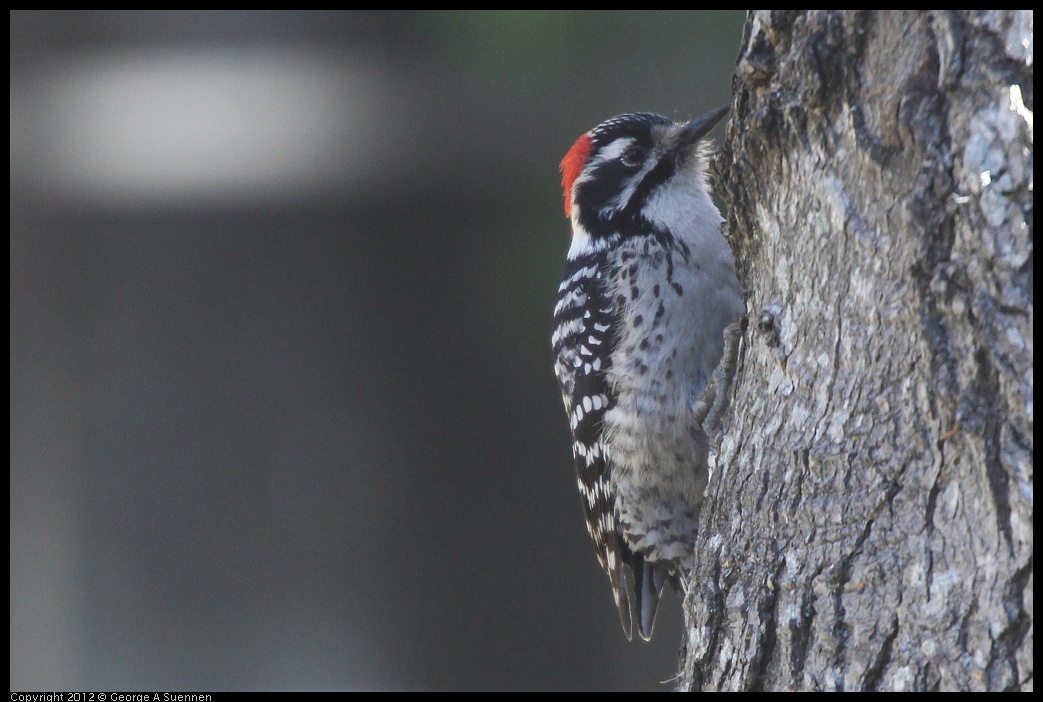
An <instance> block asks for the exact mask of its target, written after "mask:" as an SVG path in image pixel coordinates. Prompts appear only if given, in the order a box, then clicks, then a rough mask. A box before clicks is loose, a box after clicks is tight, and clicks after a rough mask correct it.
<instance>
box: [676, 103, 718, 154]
mask: <svg viewBox="0 0 1043 702" xmlns="http://www.w3.org/2000/svg"><path fill="white" fill-rule="evenodd" d="M730 107H731V106H730V105H724V106H722V107H718V108H717V109H716V110H712V111H710V112H707V113H706V114H705V115H703V116H701V117H696V118H695V119H693V120H692V121H691V122H688V123H687V124H685V125H684V126H683V127H681V130H680V131H679V132H678V133H677V144H678V146H680V147H685V146H691V145H692V144H694V143H695V142H697V141H699V140H700V139H702V138H703V137H704V136H706V135H707V134H708V133H709V132H710V130H711V129H713V128H714V126H716V125H717V123H718V122H720V121H721V118H722V117H724V116H725V115H726V114H728V109H729V108H730Z"/></svg>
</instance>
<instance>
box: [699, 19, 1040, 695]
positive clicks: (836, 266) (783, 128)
mask: <svg viewBox="0 0 1043 702" xmlns="http://www.w3.org/2000/svg"><path fill="white" fill-rule="evenodd" d="M731 120H732V121H731V125H730V126H729V129H728V135H727V139H726V144H725V145H724V148H723V151H722V154H721V156H720V158H719V161H718V164H717V165H718V169H717V170H718V174H717V175H718V178H717V180H718V190H717V192H718V193H719V194H720V195H721V198H722V200H723V201H724V202H726V203H727V207H726V211H727V213H728V223H727V231H726V234H727V236H728V237H729V239H730V241H731V243H732V246H733V248H734V250H735V253H736V258H737V260H738V266H739V275H740V280H741V281H742V282H743V284H744V286H745V287H746V290H747V309H748V311H749V315H750V325H749V329H748V331H747V332H746V334H745V337H744V338H743V340H742V346H741V353H740V357H739V361H738V371H737V375H736V378H735V383H734V385H733V387H732V393H733V397H732V401H731V407H730V410H729V411H728V412H727V414H725V416H724V418H723V434H722V435H720V437H719V438H720V452H719V455H718V457H717V463H716V469H715V471H714V475H713V479H712V481H711V484H710V487H709V488H708V492H707V504H706V507H705V508H704V512H703V525H702V529H701V533H700V536H699V542H698V544H697V552H698V553H699V557H698V561H697V563H696V567H695V570H694V572H693V578H692V583H691V587H690V590H689V592H688V596H687V597H686V602H685V611H686V618H687V625H688V639H687V641H686V642H685V650H684V657H683V661H682V666H683V667H682V671H681V687H682V689H693V690H756V689H786V690H807V689H816V690H863V689H870V690H871V689H887V690H933V689H944V690H1030V689H1032V678H1033V675H1032V674H1033V665H1032V610H1033V608H1032V580H1033V576H1032V492H1033V484H1032V188H1033V186H1032V12H1031V11H1027V12H1026V11H990V12H981V11H976V12H972V11H966V12H932V13H919V12H879V13H877V12H868V11H867V12H827V11H814V12H809V13H794V12H758V13H755V14H751V15H750V17H749V18H748V20H747V25H746V31H745V36H744V45H743V47H742V49H741V55H740V58H739V62H738V68H737V73H736V78H735V99H734V112H733V114H732V118H731Z"/></svg>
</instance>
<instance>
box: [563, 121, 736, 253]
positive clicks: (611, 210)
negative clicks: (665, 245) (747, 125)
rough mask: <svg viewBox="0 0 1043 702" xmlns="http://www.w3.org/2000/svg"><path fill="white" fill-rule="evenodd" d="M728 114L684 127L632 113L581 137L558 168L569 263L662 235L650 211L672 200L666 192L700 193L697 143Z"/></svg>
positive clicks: (602, 124)
mask: <svg viewBox="0 0 1043 702" xmlns="http://www.w3.org/2000/svg"><path fill="white" fill-rule="evenodd" d="M726 112H727V107H724V108H720V109H718V110H715V111H713V112H711V113H708V114H706V115H703V116H702V117H698V118H696V119H694V120H692V121H690V122H686V123H683V124H675V123H674V122H672V121H671V120H669V119H667V118H666V117H663V116H661V115H656V114H651V113H646V112H637V113H630V114H624V115H619V116H618V117H613V118H612V119H609V120H606V121H605V122H603V123H601V124H600V125H598V126H597V127H595V128H594V129H592V130H591V131H589V132H587V133H586V134H584V135H583V136H581V137H580V138H579V139H578V140H577V141H576V143H575V144H574V145H573V147H572V149H571V150H570V151H569V153H568V154H567V155H566V156H565V158H564V159H563V160H562V164H561V168H562V174H563V178H562V185H563V186H564V188H565V211H566V214H567V215H568V216H570V217H571V219H572V235H573V247H572V250H571V251H570V252H569V257H570V258H575V257H576V256H577V255H582V254H584V253H589V252H591V251H595V250H598V249H600V248H603V247H606V246H609V245H610V244H611V242H612V241H613V240H617V239H618V238H619V237H627V236H634V235H638V234H648V233H649V232H650V231H654V230H655V229H657V228H658V227H657V223H656V222H655V221H653V220H654V216H652V215H650V211H651V210H652V209H653V207H654V204H655V201H656V198H661V197H663V195H664V193H667V192H669V188H664V186H665V185H668V184H672V183H674V182H675V181H685V182H684V187H683V188H679V189H678V193H679V195H680V196H681V197H685V198H690V197H691V196H692V188H696V189H701V188H703V187H704V186H703V185H702V183H703V180H702V171H703V164H702V163H701V157H700V154H699V148H698V142H699V140H700V139H701V138H702V137H704V136H705V135H706V133H707V132H709V131H710V129H712V128H713V126H714V125H715V124H717V122H718V121H720V119H721V117H723V116H724V114H725V113H726ZM678 175H680V176H682V177H681V178H677V177H676V176H678ZM689 176H691V177H689ZM650 205H652V206H653V207H650Z"/></svg>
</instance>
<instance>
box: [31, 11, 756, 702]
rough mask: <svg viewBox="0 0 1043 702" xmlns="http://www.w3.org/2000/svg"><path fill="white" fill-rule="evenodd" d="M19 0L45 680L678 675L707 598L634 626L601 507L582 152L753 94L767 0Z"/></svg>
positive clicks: (584, 680) (349, 682) (283, 682)
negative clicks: (582, 424) (751, 53)
mask: <svg viewBox="0 0 1043 702" xmlns="http://www.w3.org/2000/svg"><path fill="white" fill-rule="evenodd" d="M10 18H11V241H10V253H11V264H10V265H11V268H10V271H11V308H10V309H11V321H10V325H11V326H10V329H11V688H12V689H13V690H26V689H32V690H51V689H78V690H150V689H171V690H174V689H176V690H219V689H255V690H263V689H360V688H361V689H374V688H375V689H417V688H419V689H579V688H601V689H646V690H657V689H660V690H661V689H669V685H663V684H662V682H663V681H666V680H667V679H668V678H669V677H670V676H672V675H673V674H674V673H675V672H676V664H677V652H678V646H679V643H680V638H681V631H682V622H681V610H680V599H679V598H678V597H669V598H667V600H666V601H665V602H664V604H663V606H662V608H661V610H660V616H659V621H658V622H657V627H656V637H655V639H654V640H653V641H652V643H651V644H647V645H646V644H643V643H640V642H634V643H628V642H627V641H626V639H625V638H624V637H623V634H622V631H621V629H620V626H619V622H618V619H617V616H616V612H615V609H614V606H613V604H612V596H611V594H610V590H609V585H608V580H607V578H606V577H605V576H604V574H603V573H602V572H601V571H600V569H599V567H598V565H597V561H596V559H595V557H594V552H593V548H592V546H591V544H590V543H589V539H588V537H587V534H586V530H585V528H584V526H583V519H582V516H581V510H580V502H579V495H578V492H577V490H576V487H575V479H574V475H573V469H572V466H571V459H570V455H569V445H570V443H569V438H568V428H567V423H566V420H565V416H564V410H563V409H562V406H561V398H560V395H559V394H558V390H557V387H556V383H555V380H554V376H553V373H552V358H551V349H550V332H551V311H552V309H553V306H554V298H555V294H556V290H557V285H558V282H559V279H560V274H561V271H562V269H563V266H564V256H565V251H566V250H567V248H568V223H567V221H566V220H565V218H564V215H563V212H562V202H561V192H560V185H559V181H560V175H559V173H558V170H557V167H558V161H559V160H560V159H561V157H562V156H563V155H564V154H565V152H566V151H567V150H568V148H569V147H570V146H571V144H572V142H573V141H574V140H575V139H576V137H578V136H579V135H580V134H581V133H582V132H584V131H586V130H587V129H590V128H592V127H593V126H595V125H596V124H597V123H598V122H600V121H602V120H603V119H605V118H607V117H610V116H612V115H615V114H617V113H620V112H629V111H654V112H660V113H663V114H665V115H667V116H670V117H672V118H674V119H687V118H691V117H694V116H696V115H699V114H701V113H702V112H704V111H706V110H709V109H712V108H714V107H717V106H719V105H721V104H724V103H726V102H728V101H729V99H730V83H731V73H732V70H733V67H734V61H735V57H736V56H737V55H738V51H739V42H740V38H741V29H742V23H743V19H744V16H743V14H742V13H741V12H737V11H730V12H720V13H692V12H687V13H654V12H640V13H623V12H613V13H607V14H602V13H572V12H497V13H479V12H474V13H374V12H122V11H111V12H110V11H105V12H98V11H92V12H86V11H85V12H54V11H39V12H25V11H12V12H11V15H10ZM718 133H720V131H719V130H718Z"/></svg>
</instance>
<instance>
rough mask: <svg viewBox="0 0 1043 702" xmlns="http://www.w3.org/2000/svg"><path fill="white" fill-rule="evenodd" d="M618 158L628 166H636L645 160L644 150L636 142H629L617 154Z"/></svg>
mask: <svg viewBox="0 0 1043 702" xmlns="http://www.w3.org/2000/svg"><path fill="white" fill-rule="evenodd" d="M619 160H620V161H622V162H623V165H624V166H626V167H628V168H637V167H638V166H640V165H641V164H642V163H644V161H645V150H644V149H642V148H641V147H640V146H638V145H637V144H631V145H630V146H628V147H627V148H625V149H623V153H622V154H620V155H619Z"/></svg>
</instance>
